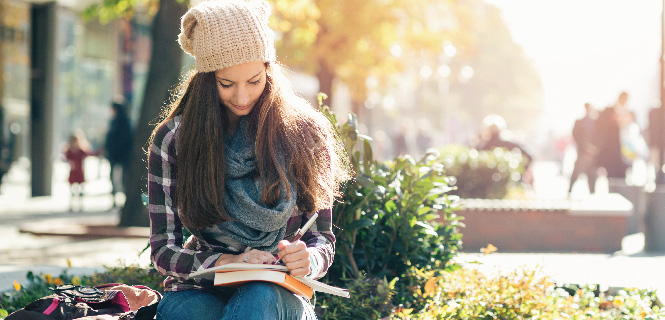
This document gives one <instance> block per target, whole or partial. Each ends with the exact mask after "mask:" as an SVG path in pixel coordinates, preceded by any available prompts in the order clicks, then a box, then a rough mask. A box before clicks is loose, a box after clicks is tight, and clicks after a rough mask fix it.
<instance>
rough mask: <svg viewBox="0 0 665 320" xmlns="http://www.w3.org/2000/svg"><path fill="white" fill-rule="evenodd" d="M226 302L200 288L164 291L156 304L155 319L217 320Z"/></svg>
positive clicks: (220, 316)
mask: <svg viewBox="0 0 665 320" xmlns="http://www.w3.org/2000/svg"><path fill="white" fill-rule="evenodd" d="M225 306H226V302H225V301H224V300H223V299H221V298H220V297H219V296H218V295H216V294H214V293H210V292H206V291H201V290H185V291H177V292H166V293H165V294H164V297H163V298H162V300H161V301H160V302H159V305H158V306H157V320H181V319H197V320H219V319H221V318H222V315H223V313H224V307H225Z"/></svg>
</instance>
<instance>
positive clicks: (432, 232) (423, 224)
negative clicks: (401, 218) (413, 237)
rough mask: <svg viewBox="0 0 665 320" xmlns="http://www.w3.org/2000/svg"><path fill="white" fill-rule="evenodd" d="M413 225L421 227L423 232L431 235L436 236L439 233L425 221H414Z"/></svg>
mask: <svg viewBox="0 0 665 320" xmlns="http://www.w3.org/2000/svg"><path fill="white" fill-rule="evenodd" d="M415 225H417V226H420V227H422V228H423V230H425V232H426V233H427V234H429V235H431V236H435V237H436V236H438V235H439V234H438V233H436V230H434V228H433V227H432V226H431V225H429V224H428V223H426V222H423V221H418V222H416V223H415Z"/></svg>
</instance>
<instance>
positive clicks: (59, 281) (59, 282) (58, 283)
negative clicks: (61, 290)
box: [53, 278, 64, 286]
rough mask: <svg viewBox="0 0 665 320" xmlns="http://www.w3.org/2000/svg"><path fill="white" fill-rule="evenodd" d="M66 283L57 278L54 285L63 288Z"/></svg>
mask: <svg viewBox="0 0 665 320" xmlns="http://www.w3.org/2000/svg"><path fill="white" fill-rule="evenodd" d="M63 283H64V282H62V279H60V278H55V279H53V284H54V285H56V286H61V285H62V284H63Z"/></svg>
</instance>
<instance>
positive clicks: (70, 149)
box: [63, 130, 95, 212]
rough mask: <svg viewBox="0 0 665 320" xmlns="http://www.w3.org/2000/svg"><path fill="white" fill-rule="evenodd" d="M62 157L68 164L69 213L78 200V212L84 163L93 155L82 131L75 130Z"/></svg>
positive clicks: (80, 202) (81, 194) (83, 180)
mask: <svg viewBox="0 0 665 320" xmlns="http://www.w3.org/2000/svg"><path fill="white" fill-rule="evenodd" d="M63 153H64V155H65V159H66V160H67V162H69V189H70V191H71V198H70V201H69V211H72V212H73V211H74V202H75V199H77V198H78V202H79V205H78V211H83V184H84V183H85V171H84V168H85V167H84V162H85V158H86V157H88V156H92V155H95V153H93V152H92V150H91V149H90V144H89V143H88V141H87V139H86V138H85V135H84V134H83V131H80V130H77V131H76V132H74V133H73V134H72V135H71V136H70V138H69V142H68V143H67V144H66V145H65V149H64V152H63Z"/></svg>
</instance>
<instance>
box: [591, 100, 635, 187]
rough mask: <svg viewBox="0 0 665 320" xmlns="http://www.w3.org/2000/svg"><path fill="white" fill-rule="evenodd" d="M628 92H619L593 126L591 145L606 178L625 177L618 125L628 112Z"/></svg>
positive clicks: (626, 166) (624, 162)
mask: <svg viewBox="0 0 665 320" xmlns="http://www.w3.org/2000/svg"><path fill="white" fill-rule="evenodd" d="M627 102H628V93H627V92H625V91H624V92H621V94H619V97H618V98H617V101H616V103H615V104H614V105H612V106H610V107H607V108H605V109H604V110H603V111H601V112H600V114H599V115H598V120H596V124H595V126H594V128H593V134H592V136H591V141H590V142H591V147H590V150H592V152H593V155H594V158H595V159H596V165H597V166H598V167H602V168H604V169H605V171H606V172H607V178H618V179H625V178H626V169H628V167H629V165H628V164H627V163H626V160H625V159H624V156H623V154H622V153H621V134H620V125H621V121H624V120H622V119H624V118H625V117H626V114H627V113H628V111H629V110H628V106H627Z"/></svg>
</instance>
